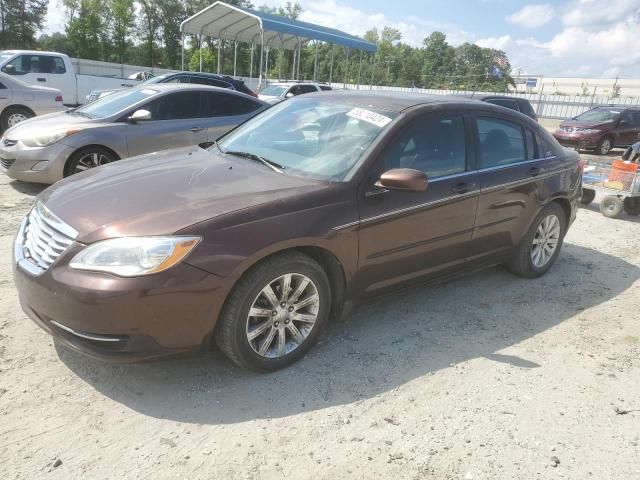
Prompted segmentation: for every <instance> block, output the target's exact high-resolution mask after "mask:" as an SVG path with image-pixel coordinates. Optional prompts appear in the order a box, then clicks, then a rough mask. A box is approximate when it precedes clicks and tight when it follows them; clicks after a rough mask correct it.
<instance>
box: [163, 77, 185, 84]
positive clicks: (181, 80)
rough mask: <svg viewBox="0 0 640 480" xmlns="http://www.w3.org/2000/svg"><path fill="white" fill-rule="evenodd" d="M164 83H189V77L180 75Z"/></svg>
mask: <svg viewBox="0 0 640 480" xmlns="http://www.w3.org/2000/svg"><path fill="white" fill-rule="evenodd" d="M162 83H189V75H180V76H177V77H173V78H172V79H171V80H168V81H166V82H162Z"/></svg>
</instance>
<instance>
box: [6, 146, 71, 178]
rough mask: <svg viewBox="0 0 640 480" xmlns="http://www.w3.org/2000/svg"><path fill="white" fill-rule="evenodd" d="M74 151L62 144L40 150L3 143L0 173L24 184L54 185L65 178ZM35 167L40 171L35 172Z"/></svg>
mask: <svg viewBox="0 0 640 480" xmlns="http://www.w3.org/2000/svg"><path fill="white" fill-rule="evenodd" d="M74 150H75V149H74V147H70V146H68V145H65V144H64V143H62V142H57V143H54V144H53V145H49V146H48V147H40V148H30V147H26V146H24V145H23V144H22V142H20V141H18V142H16V143H14V144H12V145H5V142H3V143H2V144H0V172H2V173H5V174H6V175H8V176H9V177H11V178H15V179H16V180H22V181H23V182H34V183H45V184H52V183H55V182H57V181H58V180H60V179H61V178H62V177H63V176H64V166H65V164H66V162H67V159H68V158H69V156H70V155H71V154H72V153H73V152H74ZM42 162H47V163H46V164H44V163H42ZM36 165H38V167H36ZM34 167H35V168H40V169H39V170H34Z"/></svg>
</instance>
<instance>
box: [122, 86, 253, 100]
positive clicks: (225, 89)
mask: <svg viewBox="0 0 640 480" xmlns="http://www.w3.org/2000/svg"><path fill="white" fill-rule="evenodd" d="M133 88H137V89H139V90H145V89H146V90H157V91H159V92H164V91H166V90H212V91H215V92H224V93H231V94H234V95H235V94H237V95H245V96H248V95H246V94H245V93H243V92H240V91H238V90H230V89H228V88H223V87H213V86H211V85H203V84H201V83H153V84H151V85H149V84H147V85H144V84H140V85H136V86H135V87H133ZM254 100H257V99H255V98H254Z"/></svg>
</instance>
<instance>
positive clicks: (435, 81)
mask: <svg viewBox="0 0 640 480" xmlns="http://www.w3.org/2000/svg"><path fill="white" fill-rule="evenodd" d="M422 45H423V47H424V48H423V50H422V57H423V58H422V83H423V85H424V86H425V87H426V88H442V87H443V86H444V85H445V83H446V76H447V75H451V74H453V65H454V58H455V48H454V47H452V46H451V45H449V44H448V43H447V36H446V35H445V34H444V33H442V32H433V33H432V34H431V35H429V36H428V37H427V38H425V39H424V41H423V42H422Z"/></svg>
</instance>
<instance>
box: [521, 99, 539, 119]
mask: <svg viewBox="0 0 640 480" xmlns="http://www.w3.org/2000/svg"><path fill="white" fill-rule="evenodd" d="M518 106H519V107H520V111H521V112H522V113H524V114H525V115H528V116H530V117H533V116H534V115H535V114H536V112H535V111H534V110H533V107H532V106H531V104H530V103H529V102H528V101H527V100H524V99H520V100H518Z"/></svg>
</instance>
